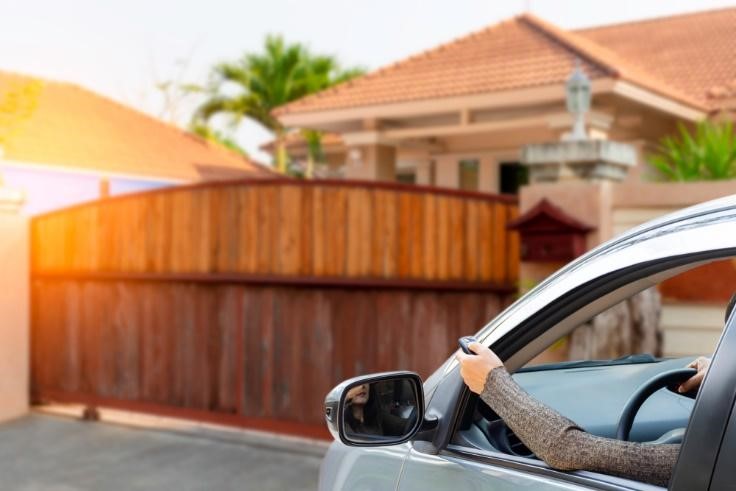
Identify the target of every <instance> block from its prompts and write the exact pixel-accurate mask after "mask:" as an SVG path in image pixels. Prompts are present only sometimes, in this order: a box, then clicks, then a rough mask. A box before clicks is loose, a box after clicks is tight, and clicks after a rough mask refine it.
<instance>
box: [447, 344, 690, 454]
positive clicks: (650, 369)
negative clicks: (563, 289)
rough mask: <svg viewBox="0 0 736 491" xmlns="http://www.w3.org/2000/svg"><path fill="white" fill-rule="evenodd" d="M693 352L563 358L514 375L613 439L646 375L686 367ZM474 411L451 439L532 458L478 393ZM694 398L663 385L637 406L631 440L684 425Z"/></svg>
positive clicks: (646, 438) (580, 421)
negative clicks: (625, 359)
mask: <svg viewBox="0 0 736 491" xmlns="http://www.w3.org/2000/svg"><path fill="white" fill-rule="evenodd" d="M692 359H693V358H692V357H688V358H677V359H665V360H656V359H653V358H652V359H650V360H648V361H645V362H642V361H637V362H631V363H620V362H619V363H616V362H615V361H614V362H610V363H606V362H591V363H588V364H586V363H574V362H573V363H562V364H558V365H555V366H554V367H549V366H539V367H529V368H525V369H522V370H520V371H519V372H517V373H515V374H514V375H513V378H514V379H515V380H516V382H517V383H518V384H519V385H520V386H521V387H522V388H524V390H526V391H527V392H528V393H529V394H531V395H532V396H533V397H535V398H536V399H538V400H540V401H541V402H543V403H544V404H546V405H548V406H550V407H551V408H553V409H555V410H556V411H557V412H559V413H560V414H562V415H564V416H566V417H567V418H569V419H571V420H572V421H574V422H576V423H577V424H578V425H579V426H580V427H582V428H583V429H584V430H586V431H587V432H589V433H592V434H594V435H598V436H602V437H608V438H614V437H615V434H616V428H617V426H618V420H619V417H620V416H621V411H622V409H623V407H624V405H625V404H626V402H627V401H628V399H629V398H630V397H631V395H632V394H633V393H634V392H635V391H636V390H637V389H638V388H639V387H640V386H641V385H643V384H644V383H645V382H646V381H647V380H649V379H650V378H652V377H654V376H655V375H658V374H660V373H663V372H666V371H669V370H674V369H677V368H683V367H685V366H686V365H687V364H688V363H689V362H690V361H692ZM470 403H471V404H475V409H474V410H473V411H472V416H470V414H468V417H466V418H465V419H464V424H462V425H461V427H460V431H458V432H457V434H456V438H455V443H457V444H460V445H464V446H471V447H475V448H479V449H482V450H491V451H498V452H502V453H504V454H510V455H516V456H520V457H533V454H532V452H531V451H530V450H529V449H527V448H526V446H524V444H523V443H522V442H521V441H519V439H518V438H517V437H516V435H514V433H513V432H512V431H511V430H510V429H509V428H508V427H507V426H506V424H505V423H504V422H503V420H502V419H501V418H500V417H498V415H496V414H495V413H494V412H493V411H492V410H491V409H490V408H489V407H488V406H486V405H485V403H483V402H482V401H481V400H480V399H479V398H478V397H477V396H473V400H471V401H470ZM693 404H694V400H693V399H690V398H688V397H684V396H682V395H679V394H676V393H674V392H672V391H670V390H667V389H662V390H659V391H657V392H655V393H654V394H653V395H652V396H651V397H650V398H649V399H648V400H647V401H646V402H645V403H644V405H643V406H642V407H641V409H640V411H639V413H638V414H637V417H636V419H635V421H634V425H633V427H632V430H631V438H630V439H631V441H637V442H649V441H654V440H657V439H658V438H659V437H661V436H662V435H664V434H665V433H667V432H669V431H671V430H675V429H678V428H684V427H686V426H687V422H688V419H689V417H690V413H691V411H692V408H693Z"/></svg>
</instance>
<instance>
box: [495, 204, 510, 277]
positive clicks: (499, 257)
mask: <svg viewBox="0 0 736 491" xmlns="http://www.w3.org/2000/svg"><path fill="white" fill-rule="evenodd" d="M507 236H508V231H507V230H506V205H505V204H504V203H494V204H493V249H492V253H493V270H492V275H491V277H492V280H493V281H494V282H496V283H499V284H502V283H504V282H505V281H507V280H508V279H509V276H508V272H507V271H506V263H507V261H506V255H507V253H508V250H507V240H506V238H507Z"/></svg>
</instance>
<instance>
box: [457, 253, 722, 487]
mask: <svg viewBox="0 0 736 491" xmlns="http://www.w3.org/2000/svg"><path fill="white" fill-rule="evenodd" d="M735 268H736V266H735V265H734V263H733V262H732V261H730V260H726V261H716V262H714V263H709V264H707V265H702V266H699V267H696V268H694V269H690V270H688V271H687V272H683V273H680V274H679V275H675V276H674V277H671V278H669V279H667V280H666V281H664V282H660V283H658V284H656V285H654V286H652V287H650V288H649V289H648V290H647V291H645V292H644V293H636V294H635V295H633V296H630V297H627V298H625V299H623V300H622V301H620V302H618V303H617V304H615V305H613V306H612V307H609V308H608V309H606V311H604V312H601V313H599V314H598V316H599V317H598V319H596V318H595V317H593V318H589V319H586V320H585V321H584V322H581V323H579V324H578V326H577V327H576V328H574V329H573V330H572V331H571V332H570V333H569V334H567V335H566V336H564V337H562V338H558V339H557V340H555V341H553V342H552V343H551V344H550V345H549V346H548V348H547V350H545V351H543V352H542V353H541V354H540V355H538V356H536V357H535V358H534V359H532V360H531V361H530V362H529V363H527V364H526V365H525V366H524V367H522V368H520V369H518V370H516V371H515V373H514V374H513V377H514V379H515V380H516V382H517V383H518V384H519V385H520V386H522V387H523V388H524V389H525V390H526V391H527V392H528V393H530V394H531V395H532V396H533V397H535V398H536V399H538V400H540V401H541V402H543V403H545V404H546V405H548V406H550V407H552V408H553V409H555V410H556V411H558V412H559V413H561V414H562V415H564V416H566V417H568V418H570V419H572V420H573V421H575V422H576V423H578V424H579V425H580V426H581V427H582V428H583V429H585V430H586V431H588V432H589V433H592V434H594V435H597V436H601V437H606V438H615V436H616V429H617V425H618V422H619V417H620V413H621V408H622V407H623V406H624V405H625V404H626V402H627V400H628V399H629V398H630V397H631V395H632V394H633V393H634V392H635V391H636V390H637V389H638V388H639V387H640V386H641V385H642V384H644V383H645V382H647V381H648V380H650V379H651V378H653V377H655V376H657V375H658V374H662V373H664V372H667V371H670V370H675V369H679V368H683V367H685V366H687V365H688V364H689V363H690V362H691V361H693V360H694V359H695V357H696V356H703V355H704V356H710V355H712V353H713V352H714V350H715V347H716V344H717V342H718V339H719V338H720V336H721V334H722V332H723V326H724V317H725V310H726V304H727V303H728V299H729V297H730V295H731V294H732V293H733V292H734V291H736V281H734V279H736V269H735ZM718 270H720V271H721V273H722V274H720V276H719V277H720V278H722V279H723V281H722V282H721V283H720V285H719V289H717V290H712V291H711V298H710V302H702V289H703V284H704V282H706V281H712V278H713V276H714V273H716V272H718ZM696 292H697V293H698V294H700V297H701V298H700V300H701V301H698V302H692V301H691V300H692V298H693V297H694V294H695V293H696ZM637 296H638V298H637ZM642 297H644V298H645V299H646V301H642ZM632 305H633V306H635V308H638V309H639V310H638V311H637V310H635V309H632ZM642 306H646V307H647V308H649V309H651V310H650V311H643V310H642ZM600 319H602V321H601V320H600ZM613 321H616V322H613ZM616 323H618V324H616ZM645 329H649V330H650V331H649V332H646V331H645ZM617 331H618V332H617ZM621 331H624V332H623V333H622V332H621ZM694 337H697V338H698V342H692V341H691V339H692V338H694ZM586 341H587V344H586V343H585V342H586ZM602 342H603V343H605V342H607V343H608V345H601V343H602ZM642 348H644V349H642ZM571 353H576V354H578V355H580V354H582V355H583V356H580V357H579V358H574V359H570V354H571ZM693 407H694V400H693V399H692V398H688V397H684V396H682V395H680V394H677V393H676V392H674V391H672V390H668V389H662V390H659V391H657V392H656V393H654V394H653V395H652V396H651V397H650V398H649V399H648V400H647V401H646V402H645V403H644V405H643V406H642V407H641V409H640V410H639V413H638V414H637V417H636V420H635V421H634V424H633V427H632V429H631V437H630V440H631V441H637V442H655V441H657V440H658V439H660V438H663V440H662V441H661V442H660V443H681V442H682V438H683V435H684V434H685V429H686V427H687V425H688V420H689V418H690V415H691V413H692V411H693ZM452 444H453V447H454V448H456V449H461V451H466V452H470V453H475V454H476V455H477V454H479V453H480V454H483V455H487V456H488V458H492V459H501V460H504V459H508V460H509V462H514V463H518V462H523V463H524V464H525V465H532V466H540V467H541V468H547V467H548V466H546V464H544V463H543V462H542V461H540V460H538V459H536V457H535V456H534V455H533V453H532V452H531V451H530V450H529V449H528V448H527V447H526V446H525V445H524V443H523V442H522V441H520V440H519V438H518V437H516V435H515V434H514V433H513V431H511V430H510V428H508V426H507V425H506V424H505V423H504V422H503V420H502V419H501V418H499V417H498V415H497V414H495V412H494V411H493V410H492V409H491V408H489V407H488V406H487V405H485V403H483V402H482V401H481V400H480V399H479V398H478V397H477V396H473V395H471V396H470V397H469V398H468V400H467V401H466V404H465V406H464V411H463V413H462V416H461V418H460V419H459V421H458V424H457V428H456V432H455V435H454V438H453V440H452ZM575 474H581V473H575ZM582 474H585V475H586V476H587V478H593V479H602V480H604V481H606V482H609V481H610V479H614V480H615V479H617V478H611V477H610V476H604V475H598V474H595V473H582ZM629 485H631V483H629ZM636 486H637V487H638V486H639V483H636ZM647 488H649V485H646V484H643V483H642V484H641V489H647Z"/></svg>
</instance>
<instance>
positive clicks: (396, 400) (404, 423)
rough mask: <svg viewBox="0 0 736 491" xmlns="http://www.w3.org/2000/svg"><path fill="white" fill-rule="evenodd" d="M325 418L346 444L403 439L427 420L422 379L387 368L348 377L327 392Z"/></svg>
mask: <svg viewBox="0 0 736 491" xmlns="http://www.w3.org/2000/svg"><path fill="white" fill-rule="evenodd" d="M325 420H326V422H327V427H328V428H329V430H330V433H332V436H333V437H335V438H336V439H337V438H339V439H340V441H342V442H343V443H344V444H346V445H351V446H364V447H371V446H383V445H398V444H400V443H404V442H406V441H407V440H409V439H410V438H411V437H413V436H414V435H416V433H417V432H418V431H419V429H420V427H421V426H422V422H423V421H424V391H423V390H422V379H421V378H420V377H419V375H417V374H416V373H414V372H386V373H378V374H373V375H366V376H361V377H355V378H352V379H349V380H346V381H344V382H342V383H341V384H339V385H337V386H336V387H335V388H334V389H332V390H331V391H330V392H329V393H328V394H327V397H326V398H325Z"/></svg>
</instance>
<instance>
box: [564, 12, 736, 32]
mask: <svg viewBox="0 0 736 491" xmlns="http://www.w3.org/2000/svg"><path fill="white" fill-rule="evenodd" d="M727 10H733V11H736V7H718V8H712V9H705V10H693V11H691V12H679V13H675V14H669V15H660V16H657V17H646V18H644V19H633V20H623V21H620V22H613V23H611V24H597V25H592V26H587V27H578V28H575V29H570V31H571V32H575V33H582V32H585V31H597V30H603V29H608V28H616V27H622V26H629V25H634V24H646V23H650V22H663V21H668V20H672V19H681V18H683V17H695V16H697V15H709V14H716V13H719V12H725V11H727Z"/></svg>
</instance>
